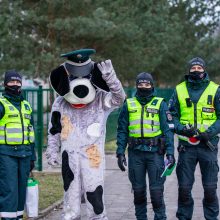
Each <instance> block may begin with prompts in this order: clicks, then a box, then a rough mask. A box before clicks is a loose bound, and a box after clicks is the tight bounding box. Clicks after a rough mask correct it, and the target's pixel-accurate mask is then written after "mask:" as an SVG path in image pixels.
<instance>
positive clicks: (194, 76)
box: [188, 71, 205, 81]
mask: <svg viewBox="0 0 220 220" xmlns="http://www.w3.org/2000/svg"><path fill="white" fill-rule="evenodd" d="M188 76H189V79H191V80H195V81H199V80H201V79H203V78H204V76H205V72H198V71H195V72H189V75H188Z"/></svg>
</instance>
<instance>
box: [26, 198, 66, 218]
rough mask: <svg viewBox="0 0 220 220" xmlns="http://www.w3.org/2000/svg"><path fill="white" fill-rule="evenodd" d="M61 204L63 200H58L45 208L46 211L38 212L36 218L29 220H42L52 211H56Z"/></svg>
mask: <svg viewBox="0 0 220 220" xmlns="http://www.w3.org/2000/svg"><path fill="white" fill-rule="evenodd" d="M62 203H63V199H60V200H58V201H57V202H55V203H53V204H52V205H50V206H49V207H47V208H46V209H43V210H42V211H40V212H39V215H38V217H35V218H29V219H31V220H39V219H42V218H44V217H45V216H47V215H48V214H50V212H51V211H53V210H54V209H58V208H59V207H60V206H61V205H62Z"/></svg>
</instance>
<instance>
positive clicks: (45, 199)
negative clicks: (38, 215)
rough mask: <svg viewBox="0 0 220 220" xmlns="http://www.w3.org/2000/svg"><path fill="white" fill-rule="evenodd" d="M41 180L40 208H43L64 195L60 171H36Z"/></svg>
mask: <svg viewBox="0 0 220 220" xmlns="http://www.w3.org/2000/svg"><path fill="white" fill-rule="evenodd" d="M34 177H35V178H36V179H37V180H38V181H39V197H40V198H39V210H43V209H45V208H47V207H48V206H50V205H52V204H53V203H55V202H56V201H58V200H60V199H61V198H62V197H63V180H62V177H61V174H60V173H34Z"/></svg>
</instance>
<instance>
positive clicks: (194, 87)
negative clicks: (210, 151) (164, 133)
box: [169, 73, 220, 146]
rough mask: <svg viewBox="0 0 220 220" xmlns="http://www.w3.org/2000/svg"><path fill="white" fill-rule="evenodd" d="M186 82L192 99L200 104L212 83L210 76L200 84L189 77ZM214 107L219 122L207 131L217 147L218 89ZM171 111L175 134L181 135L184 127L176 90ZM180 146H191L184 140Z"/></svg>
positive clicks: (219, 97)
mask: <svg viewBox="0 0 220 220" xmlns="http://www.w3.org/2000/svg"><path fill="white" fill-rule="evenodd" d="M185 80H186V86H187V89H188V92H189V96H190V99H191V100H192V102H198V101H199V99H200V97H201V95H202V93H203V92H204V90H205V89H206V87H207V86H208V84H209V82H210V80H209V76H208V74H207V73H206V77H205V78H204V79H203V80H201V81H199V82H196V81H193V80H190V79H189V78H188V77H187V76H186V77H185ZM214 107H215V111H216V115H217V120H216V122H215V123H214V124H212V125H211V126H210V127H209V128H208V129H207V133H208V134H209V136H210V137H211V140H210V141H211V142H212V144H213V145H215V146H216V145H217V144H218V140H219V137H218V136H217V134H218V133H219V132H220V88H218V90H217V93H216V95H215V98H214ZM169 110H170V112H171V114H172V116H173V121H174V127H175V133H177V134H180V132H181V130H182V129H183V127H184V126H183V125H182V124H181V123H180V121H179V119H180V105H179V101H178V97H177V92H176V89H175V90H174V93H173V95H172V97H171V99H170V101H169ZM180 144H183V145H185V146H190V144H189V143H188V142H186V141H182V140H180ZM199 145H205V144H204V143H202V142H201V143H200V144H199Z"/></svg>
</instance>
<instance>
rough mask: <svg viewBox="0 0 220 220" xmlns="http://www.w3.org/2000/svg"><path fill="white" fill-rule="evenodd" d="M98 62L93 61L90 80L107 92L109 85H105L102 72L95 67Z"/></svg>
mask: <svg viewBox="0 0 220 220" xmlns="http://www.w3.org/2000/svg"><path fill="white" fill-rule="evenodd" d="M97 64H98V63H94V68H93V70H92V72H91V74H92V78H91V82H92V84H94V85H95V86H96V87H98V88H99V89H102V90H105V91H106V92H109V91H110V90H109V87H108V86H107V84H106V82H105V80H104V79H103V78H102V73H101V72H100V70H99V68H98V67H97Z"/></svg>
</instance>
